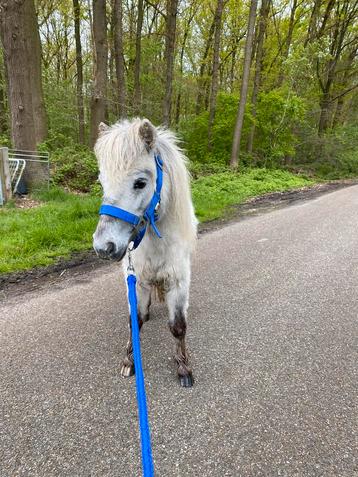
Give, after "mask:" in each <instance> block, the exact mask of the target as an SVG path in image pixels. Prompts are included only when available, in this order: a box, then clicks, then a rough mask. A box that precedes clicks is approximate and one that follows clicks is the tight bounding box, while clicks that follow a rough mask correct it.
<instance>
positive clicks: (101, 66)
mask: <svg viewBox="0 0 358 477" xmlns="http://www.w3.org/2000/svg"><path fill="white" fill-rule="evenodd" d="M106 33H107V21H106V0H93V42H94V61H93V63H94V78H93V91H92V97H91V133H90V144H91V147H93V146H94V144H95V142H96V140H97V136H98V126H99V124H100V123H101V122H103V121H105V117H106V94H107V49H108V47H107V34H106Z"/></svg>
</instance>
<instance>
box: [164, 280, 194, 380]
mask: <svg viewBox="0 0 358 477" xmlns="http://www.w3.org/2000/svg"><path fill="white" fill-rule="evenodd" d="M188 296H189V291H188V288H187V285H186V284H182V286H177V287H175V288H174V289H172V290H170V291H168V292H167V294H166V301H167V305H168V311H169V328H170V331H171V333H172V335H173V336H174V338H175V341H176V346H175V355H174V359H175V361H176V363H177V366H178V368H177V373H178V378H179V382H180V385H181V386H182V387H185V388H190V387H192V385H193V383H194V378H193V373H192V370H191V368H190V366H189V360H188V352H187V349H186V344H185V335H186V315H187V309H188Z"/></svg>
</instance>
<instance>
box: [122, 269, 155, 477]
mask: <svg viewBox="0 0 358 477" xmlns="http://www.w3.org/2000/svg"><path fill="white" fill-rule="evenodd" d="M136 283H137V279H136V277H135V275H133V273H131V272H129V274H128V276H127V284H128V301H129V306H130V315H131V324H132V347H133V358H134V371H135V381H136V387H137V402H138V414H139V429H140V441H141V446H142V468H143V477H154V466H153V457H152V448H151V443H150V429H149V421H148V410H147V398H146V394H145V385H144V375H143V368H142V358H141V354H140V338H139V325H138V312H137V294H136Z"/></svg>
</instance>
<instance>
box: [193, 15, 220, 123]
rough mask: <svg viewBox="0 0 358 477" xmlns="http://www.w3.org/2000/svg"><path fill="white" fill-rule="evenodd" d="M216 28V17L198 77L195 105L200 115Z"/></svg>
mask: <svg viewBox="0 0 358 477" xmlns="http://www.w3.org/2000/svg"><path fill="white" fill-rule="evenodd" d="M214 30H215V19H214V20H213V22H212V24H211V26H210V30H209V33H208V39H207V41H206V45H205V50H204V55H203V58H202V60H201V63H200V70H199V78H198V96H197V99H196V106H195V114H196V115H198V114H199V113H200V110H201V108H202V104H203V98H204V93H205V89H206V84H205V81H204V73H205V69H206V67H207V64H206V61H207V58H208V55H209V51H210V48H211V44H212V42H213V35H214Z"/></svg>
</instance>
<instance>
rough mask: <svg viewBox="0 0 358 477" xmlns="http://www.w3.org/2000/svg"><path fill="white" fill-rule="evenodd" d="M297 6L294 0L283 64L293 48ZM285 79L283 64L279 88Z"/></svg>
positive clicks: (282, 57) (282, 59)
mask: <svg viewBox="0 0 358 477" xmlns="http://www.w3.org/2000/svg"><path fill="white" fill-rule="evenodd" d="M297 6H298V3H297V0H293V4H292V8H291V14H290V22H289V24H288V32H287V38H286V41H285V49H284V51H283V52H282V56H281V62H284V61H285V60H287V58H288V55H289V53H290V47H291V43H292V36H293V29H294V27H295V16H296V10H297ZM284 79H285V75H284V71H283V66H282V63H281V71H280V75H279V77H278V81H277V86H278V87H280V86H282V83H283V80H284Z"/></svg>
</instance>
